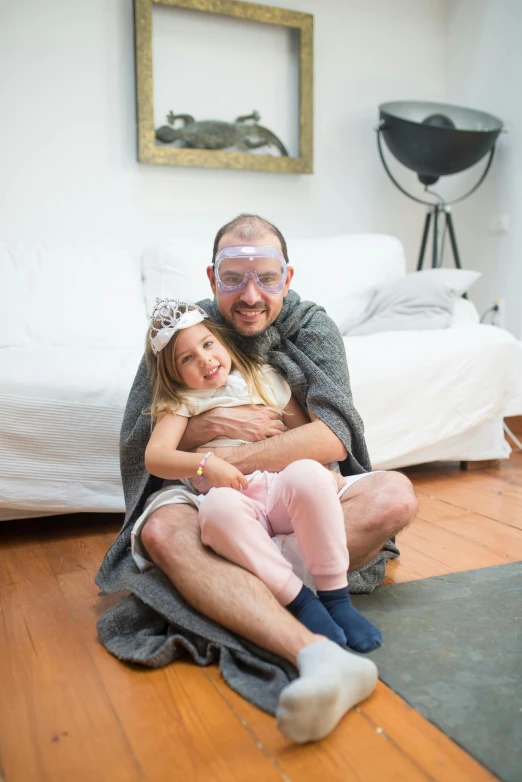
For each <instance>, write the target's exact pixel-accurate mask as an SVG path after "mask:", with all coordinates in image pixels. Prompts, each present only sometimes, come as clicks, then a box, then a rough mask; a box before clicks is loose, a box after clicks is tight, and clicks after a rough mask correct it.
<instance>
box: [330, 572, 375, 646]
mask: <svg viewBox="0 0 522 782" xmlns="http://www.w3.org/2000/svg"><path fill="white" fill-rule="evenodd" d="M317 597H318V598H319V600H320V601H321V603H322V604H323V605H324V607H325V608H326V610H327V611H328V613H329V614H330V616H331V617H332V619H333V620H334V622H335V623H336V624H338V625H339V627H341V628H342V629H343V631H344V634H345V635H346V643H347V644H348V646H349V647H350V648H351V649H354V650H355V651H356V652H371V650H372V649H377V647H378V646H380V645H381V642H382V635H381V631H380V630H378V629H377V628H376V627H375V625H372V623H371V622H369V621H368V620H367V619H365V618H364V616H363V615H362V614H360V613H359V611H358V610H357V609H356V608H354V606H353V605H352V603H351V600H350V593H349V591H348V587H347V586H346V587H342V588H341V589H332V590H331V591H329V592H319V591H318V592H317Z"/></svg>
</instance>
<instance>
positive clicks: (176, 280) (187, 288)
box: [141, 239, 212, 315]
mask: <svg viewBox="0 0 522 782" xmlns="http://www.w3.org/2000/svg"><path fill="white" fill-rule="evenodd" d="M211 263H212V242H211V241H202V240H196V239H171V240H170V241H166V242H162V243H161V244H158V245H154V246H152V247H148V248H147V249H146V250H144V252H143V255H142V257H141V265H142V273H143V289H144V292H145V304H146V307H147V312H148V314H149V315H150V314H152V310H153V308H154V303H155V301H156V298H157V297H160V298H165V297H168V298H172V299H185V300H187V301H199V300H200V299H208V298H209V297H210V298H211V297H212V290H211V288H210V283H209V281H208V277H207V266H210V265H211Z"/></svg>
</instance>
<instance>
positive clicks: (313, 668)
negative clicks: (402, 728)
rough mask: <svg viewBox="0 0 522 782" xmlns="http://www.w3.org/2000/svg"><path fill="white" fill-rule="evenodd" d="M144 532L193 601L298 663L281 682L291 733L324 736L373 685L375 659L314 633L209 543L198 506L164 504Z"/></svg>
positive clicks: (152, 551)
mask: <svg viewBox="0 0 522 782" xmlns="http://www.w3.org/2000/svg"><path fill="white" fill-rule="evenodd" d="M141 539H142V542H143V544H144V545H145V547H146V549H147V551H148V553H149V556H150V557H151V558H152V559H153V561H154V562H155V563H156V565H157V566H158V567H159V568H161V570H163V571H164V572H165V573H166V574H167V575H168V576H169V578H170V579H171V581H172V582H173V583H174V585H175V586H176V587H177V589H178V590H179V592H180V593H181V594H182V595H183V597H184V598H185V600H186V601H187V602H188V603H189V604H190V605H192V606H193V607H194V608H196V609H197V610H198V611H200V613H202V614H204V615H205V616H207V617H209V618H210V619H213V620H214V621H215V622H218V623H219V624H222V625H223V626H224V627H227V628H228V629H229V630H232V632H235V633H237V634H238V635H242V636H243V637H244V638H248V639H249V640H250V641H253V642H254V643H256V644H258V645H259V646H262V647H264V648H265V649H268V650H270V651H271V652H275V653H276V654H278V655H280V656H281V657H283V658H285V659H286V660H289V661H290V662H292V663H293V664H294V665H296V666H297V668H298V670H299V674H300V676H299V678H298V679H297V680H296V681H293V682H292V683H291V684H289V685H288V686H287V687H285V688H284V689H283V690H282V692H281V696H280V699H279V706H278V709H277V724H278V727H279V729H280V730H281V732H282V733H283V734H284V735H285V736H286V737H287V738H289V739H291V740H292V741H297V742H300V743H304V742H308V741H317V740H319V739H321V738H324V737H325V736H327V735H328V734H329V733H330V732H331V731H332V730H333V729H334V728H335V726H336V725H337V724H338V723H339V721H340V720H341V719H342V717H343V716H344V714H346V712H347V711H349V710H350V709H351V708H352V707H353V706H355V705H356V704H357V703H360V702H361V701H362V700H364V699H365V698H367V697H368V696H369V695H370V694H371V693H372V691H373V689H374V688H375V684H376V682H377V668H376V666H375V664H374V663H373V662H372V661H371V660H366V659H363V658H361V657H359V656H357V655H353V654H351V653H349V652H346V651H344V650H343V649H341V648H340V647H339V646H337V645H336V644H334V643H333V642H332V641H328V640H326V639H324V638H323V637H322V636H320V635H314V634H313V633H311V632H310V631H309V630H307V629H306V627H304V626H303V625H302V624H301V623H300V622H298V621H297V620H296V619H294V617H293V616H292V615H291V614H290V613H288V611H286V610H285V609H284V608H283V607H282V606H280V605H279V603H278V602H277V600H276V599H275V598H274V597H273V595H272V594H271V593H270V592H269V590H268V589H267V587H266V586H265V585H264V584H263V583H262V582H261V581H259V579H257V578H256V576H254V575H252V574H251V573H248V572H247V571H246V570H243V569H242V568H240V567H237V566H236V565H233V564H232V563H230V562H227V561H226V560H224V559H222V558H221V557H218V556H217V555H216V554H214V553H213V552H212V551H211V550H210V549H208V548H206V547H205V546H203V544H202V543H201V538H200V527H199V520H198V514H197V511H196V509H195V508H192V507H190V506H188V505H179V504H178V505H167V506H164V507H162V508H158V510H157V511H156V512H155V513H153V514H152V515H151V517H150V519H149V520H148V521H147V523H146V524H145V526H144V528H143V530H142V533H141ZM202 573H204V578H202V577H201V574H202Z"/></svg>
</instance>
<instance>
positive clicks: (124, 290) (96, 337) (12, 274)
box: [0, 243, 147, 347]
mask: <svg viewBox="0 0 522 782" xmlns="http://www.w3.org/2000/svg"><path fill="white" fill-rule="evenodd" d="M146 328H147V318H146V312H145V303H144V300H143V288H142V283H141V274H140V268H139V262H138V260H137V259H134V258H133V257H132V256H131V255H130V254H129V253H127V252H125V251H124V250H122V249H120V248H118V247H115V246H113V245H111V244H108V243H104V244H101V245H98V246H96V245H91V246H81V247H80V246H78V245H66V244H61V245H56V246H49V245H45V246H44V245H28V244H22V243H18V244H13V245H10V244H6V243H0V347H24V346H29V345H50V346H58V347H61V346H79V347H82V346H84V347H87V346H88V347H98V346H107V347H117V346H134V345H138V344H141V343H144V341H145V332H146Z"/></svg>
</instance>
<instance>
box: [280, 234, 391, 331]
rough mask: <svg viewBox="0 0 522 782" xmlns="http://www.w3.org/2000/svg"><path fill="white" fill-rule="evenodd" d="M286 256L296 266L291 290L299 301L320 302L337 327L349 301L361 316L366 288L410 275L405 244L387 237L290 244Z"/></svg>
mask: <svg viewBox="0 0 522 782" xmlns="http://www.w3.org/2000/svg"><path fill="white" fill-rule="evenodd" d="M288 255H289V259H290V264H291V265H292V266H293V267H294V268H295V275H294V279H293V280H292V288H293V289H294V290H295V291H297V293H298V294H299V295H300V296H301V298H303V299H310V300H311V301H315V302H316V303H317V304H322V306H323V307H325V309H326V311H327V313H328V314H329V315H330V317H331V318H333V320H334V321H335V322H336V323H337V324H338V325H339V323H340V322H341V321H342V320H343V319H344V317H345V314H346V311H347V304H348V300H349V301H350V309H351V310H353V311H357V312H359V311H361V312H362V311H364V309H365V308H366V305H367V303H368V297H367V293H366V292H367V290H368V288H370V287H372V286H375V285H384V284H386V283H388V282H392V281H393V280H396V279H398V278H400V277H403V276H404V274H405V273H406V259H405V256H404V248H403V246H402V244H401V242H400V241H399V240H398V239H397V238H395V237H394V236H387V235H386V234H345V235H342V236H330V237H327V238H325V239H296V240H291V241H290V240H289V242H288ZM361 294H362V297H361Z"/></svg>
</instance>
